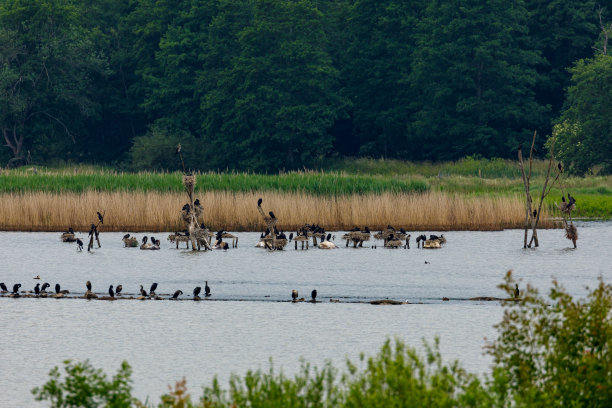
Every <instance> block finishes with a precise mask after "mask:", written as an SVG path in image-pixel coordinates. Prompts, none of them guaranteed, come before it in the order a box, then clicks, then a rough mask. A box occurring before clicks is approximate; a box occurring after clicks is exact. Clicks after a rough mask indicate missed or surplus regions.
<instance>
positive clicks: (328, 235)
mask: <svg viewBox="0 0 612 408" xmlns="http://www.w3.org/2000/svg"><path fill="white" fill-rule="evenodd" d="M330 239H331V233H330V234H327V237H326V238H325V240H326V241H329V240H330Z"/></svg>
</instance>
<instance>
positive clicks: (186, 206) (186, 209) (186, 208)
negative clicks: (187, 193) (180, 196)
mask: <svg viewBox="0 0 612 408" xmlns="http://www.w3.org/2000/svg"><path fill="white" fill-rule="evenodd" d="M183 211H186V212H187V214H189V204H185V205H184V206H183Z"/></svg>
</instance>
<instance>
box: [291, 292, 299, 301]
mask: <svg viewBox="0 0 612 408" xmlns="http://www.w3.org/2000/svg"><path fill="white" fill-rule="evenodd" d="M297 298H298V291H297V290H295V289H293V290H292V291H291V299H293V301H294V302H295V301H296V300H297Z"/></svg>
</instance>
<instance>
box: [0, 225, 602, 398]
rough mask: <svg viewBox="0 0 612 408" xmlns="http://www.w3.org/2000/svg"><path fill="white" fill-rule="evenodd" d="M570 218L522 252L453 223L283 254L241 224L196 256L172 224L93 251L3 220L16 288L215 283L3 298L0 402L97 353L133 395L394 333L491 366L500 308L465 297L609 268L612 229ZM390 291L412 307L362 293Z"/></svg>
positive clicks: (469, 364) (583, 281) (516, 234)
mask: <svg viewBox="0 0 612 408" xmlns="http://www.w3.org/2000/svg"><path fill="white" fill-rule="evenodd" d="M578 228H579V229H578V231H579V234H580V235H579V236H580V238H579V240H578V249H576V250H574V249H572V248H571V247H572V245H571V242H570V241H568V240H566V239H565V237H564V232H563V231H562V230H546V231H540V232H539V235H540V242H541V246H540V248H538V249H528V250H524V249H522V237H523V232H522V231H518V230H508V231H496V232H448V233H445V237H446V238H447V239H448V242H447V244H446V245H445V246H444V247H443V248H442V249H439V250H421V249H416V245H414V240H413V243H412V249H409V250H407V249H406V250H404V249H397V250H391V249H384V248H381V246H382V243H381V242H378V245H379V246H378V248H377V249H369V248H361V249H353V248H345V247H344V244H343V243H341V242H340V240H339V239H337V240H336V243H337V244H339V246H340V248H339V249H336V250H320V249H310V250H308V251H295V250H294V249H293V247H292V246H288V247H287V250H286V251H279V252H267V251H265V250H262V249H259V248H255V247H254V245H255V243H256V242H257V241H258V234H255V233H240V234H236V235H238V237H239V247H238V248H237V249H230V250H228V251H212V252H198V253H194V252H192V251H190V250H189V251H188V250H185V249H179V250H177V249H175V247H174V244H171V243H170V242H168V241H166V239H165V238H166V236H167V234H154V235H155V236H156V237H157V238H159V239H161V240H162V249H161V250H160V251H141V250H139V249H137V248H123V243H122V242H121V237H122V235H123V234H120V233H104V232H103V233H102V234H101V236H100V239H101V243H102V248H101V249H95V250H94V251H93V252H92V253H87V252H86V251H83V252H77V251H76V244H69V243H63V242H61V241H60V240H59V235H60V234H58V233H23V232H0V260H1V263H0V281H1V282H5V283H6V284H7V286H9V288H12V285H13V284H14V283H17V282H19V283H21V284H22V285H23V286H22V288H21V290H32V289H33V287H34V285H35V284H36V283H37V282H41V283H42V282H49V283H50V284H51V286H52V287H53V286H54V285H55V283H60V284H61V286H62V289H68V290H70V292H71V295H70V296H78V295H79V294H82V293H83V292H84V291H85V290H86V288H85V282H86V281H87V280H90V281H91V282H92V285H93V290H94V292H96V293H98V294H105V293H106V292H107V289H108V286H109V285H111V284H112V285H115V286H117V285H118V284H122V285H123V288H124V289H123V292H124V293H126V295H127V296H129V295H130V294H132V295H134V294H136V293H137V292H138V289H139V287H140V285H141V284H143V285H144V286H145V289H147V290H148V288H149V286H150V284H151V283H152V282H157V283H158V284H159V286H158V289H157V291H156V292H157V293H158V294H164V295H162V296H163V297H167V295H165V294H169V293H173V292H174V291H175V290H177V289H181V290H182V291H183V292H184V295H182V296H181V298H182V299H185V300H189V299H191V292H192V290H193V288H194V287H195V286H202V287H204V282H205V281H208V284H209V286H210V287H211V292H212V296H211V297H210V300H211V301H201V302H193V301H182V302H172V301H168V300H164V301H153V300H150V301H136V300H131V301H127V300H122V301H116V302H105V301H97V300H82V299H30V298H21V299H12V298H8V297H1V298H0V345H1V348H0V350H1V351H2V357H1V358H0V390H2V397H1V401H2V402H1V403H0V405H2V406H31V405H35V404H34V402H33V398H32V396H31V394H30V392H29V390H30V389H31V388H33V387H35V386H38V385H42V384H43V383H44V382H45V381H46V379H47V373H48V371H49V370H50V369H51V368H52V367H53V366H55V365H61V362H62V361H63V360H65V359H73V360H84V359H90V360H91V362H92V363H93V365H94V366H95V367H100V368H103V369H105V370H106V371H107V372H108V373H109V374H112V373H114V372H115V371H116V370H117V369H118V367H119V364H120V362H121V361H122V360H124V359H125V360H127V361H128V362H129V363H130V364H131V365H132V367H133V369H134V374H133V379H134V387H135V394H136V396H137V397H139V398H141V399H145V398H146V397H147V396H148V397H149V399H150V401H157V399H158V397H159V396H160V395H161V394H162V393H164V392H165V391H166V390H167V385H169V384H173V383H174V382H175V381H176V380H179V379H181V378H182V377H183V376H185V377H186V378H187V381H188V386H189V388H190V390H191V392H192V394H193V395H194V396H200V394H201V392H200V388H201V385H204V384H210V382H211V380H212V378H213V377H214V376H215V375H218V376H219V378H220V380H221V382H222V384H227V379H228V378H229V375H230V374H231V373H236V374H240V375H242V374H244V373H245V372H246V370H248V369H257V368H262V369H264V370H267V369H268V368H269V359H270V358H271V359H272V360H273V363H274V366H275V368H276V369H282V370H283V371H284V372H285V373H287V374H292V373H294V372H296V371H297V369H298V368H299V365H300V358H304V359H305V360H306V361H308V362H310V363H313V364H315V365H322V364H323V363H324V362H325V361H326V360H331V361H333V362H334V363H336V365H337V366H339V367H342V366H343V364H344V361H345V359H346V358H350V359H352V360H353V361H355V360H357V358H358V356H359V353H360V352H365V353H366V354H369V355H371V354H374V353H376V352H377V351H378V350H379V348H380V346H381V345H382V344H383V342H384V341H385V340H386V339H387V338H389V337H391V338H393V337H397V338H399V339H402V340H403V341H405V342H406V343H408V344H410V345H412V346H414V347H417V348H421V345H422V339H427V340H429V341H432V340H433V338H434V336H438V337H439V338H440V348H441V351H442V355H443V357H444V358H445V359H446V360H454V359H459V360H460V361H461V362H462V365H463V366H464V367H465V368H467V369H468V370H470V371H472V372H476V373H486V372H488V367H489V365H490V363H491V360H490V357H488V356H487V355H485V354H483V349H482V347H483V346H484V344H485V340H484V338H485V337H486V338H489V339H492V338H494V337H495V335H496V331H495V329H494V328H493V325H494V324H495V323H497V322H499V321H500V319H501V316H502V313H503V310H502V308H501V307H500V305H499V303H498V302H476V301H469V300H468V299H469V298H472V297H477V296H496V297H503V296H504V294H503V293H502V292H501V291H500V290H499V289H497V287H496V286H497V285H498V284H499V283H500V282H501V281H502V278H503V276H504V274H505V272H506V271H507V270H508V269H512V270H513V271H514V274H515V276H516V278H518V279H520V282H521V286H523V287H524V285H525V284H526V283H530V284H532V285H535V286H537V287H538V288H540V289H541V290H542V291H543V292H546V291H547V289H548V288H549V287H550V284H551V278H553V277H554V278H556V279H557V280H559V281H560V282H561V283H562V284H563V285H564V286H565V287H566V288H567V289H568V291H569V292H570V293H571V294H573V295H576V296H584V294H585V293H586V292H587V290H586V286H590V287H594V286H595V285H596V284H597V278H598V277H599V276H602V277H603V278H604V280H606V281H609V280H610V278H611V271H610V266H609V265H610V264H609V254H608V253H607V252H606V251H605V249H603V248H602V245H601V243H602V242H603V243H607V242H610V241H611V240H612V223H608V222H601V223H597V222H589V223H579V224H578ZM81 235H82V236H85V235H86V234H81ZM143 235H145V234H137V236H138V238H141V237H142V236H143ZM148 235H150V234H148ZM336 235H337V237H339V236H341V233H337V234H336ZM413 236H416V234H415V233H413ZM374 242H375V241H374ZM370 244H371V242H370V243H367V245H368V246H369V245H370ZM426 262H428V263H426ZM36 275H40V277H41V280H40V281H37V280H33V277H34V276H36ZM292 289H296V290H298V291H299V293H300V296H303V297H306V298H308V297H309V296H310V291H311V290H312V289H317V292H318V298H317V299H318V300H320V303H316V304H312V303H307V302H304V303H296V304H293V303H291V302H289V300H290V299H291V290H292ZM442 297H448V298H450V299H451V300H450V301H449V302H443V301H442ZM385 298H389V299H394V300H401V301H408V302H410V303H411V304H406V305H400V306H373V305H370V304H368V303H366V302H368V301H371V300H377V299H385ZM330 299H334V300H339V301H340V302H339V303H336V302H333V303H332V302H330ZM4 404H7V405H4Z"/></svg>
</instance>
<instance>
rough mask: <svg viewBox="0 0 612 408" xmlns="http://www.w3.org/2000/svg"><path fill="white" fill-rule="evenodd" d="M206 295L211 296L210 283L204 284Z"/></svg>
mask: <svg viewBox="0 0 612 408" xmlns="http://www.w3.org/2000/svg"><path fill="white" fill-rule="evenodd" d="M204 295H205V296H206V297H209V296H210V287H209V286H208V281H206V282H205V284H204Z"/></svg>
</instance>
